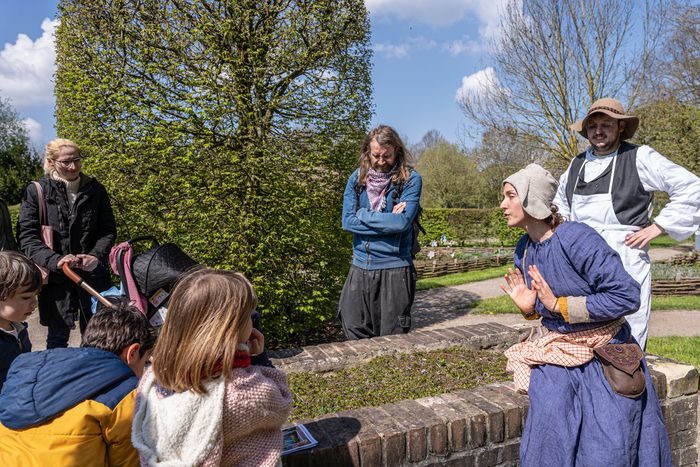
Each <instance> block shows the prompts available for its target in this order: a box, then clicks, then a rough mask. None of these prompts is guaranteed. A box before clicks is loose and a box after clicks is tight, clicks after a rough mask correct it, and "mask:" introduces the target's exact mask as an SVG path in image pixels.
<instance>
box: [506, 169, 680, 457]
mask: <svg viewBox="0 0 700 467" xmlns="http://www.w3.org/2000/svg"><path fill="white" fill-rule="evenodd" d="M556 189H557V182H556V180H555V179H554V178H553V177H552V175H551V174H550V173H549V172H547V171H546V170H545V169H543V168H542V167H540V166H538V165H536V164H530V165H528V166H527V167H526V168H525V169H523V170H520V171H519V172H516V173H515V174H513V175H511V176H510V177H508V178H507V179H506V180H505V181H504V182H503V202H502V203H501V209H503V212H504V214H505V216H506V219H507V222H508V226H509V227H521V228H523V229H525V231H526V232H527V233H526V235H524V236H523V237H522V238H521V239H520V241H519V242H518V244H517V246H516V248H515V255H514V265H515V268H514V270H509V272H508V274H506V276H505V279H506V284H507V287H506V286H501V287H502V288H503V290H504V292H506V293H507V294H508V295H509V296H510V298H511V299H512V300H513V302H514V303H515V305H516V306H517V307H518V308H519V309H520V311H521V312H522V314H523V316H524V317H525V318H526V319H541V324H542V326H543V327H542V328H541V332H540V334H541V335H539V336H537V337H531V338H530V339H529V340H527V341H525V342H522V343H520V344H516V345H515V346H513V347H511V348H510V349H508V350H507V351H506V356H507V357H508V369H509V371H512V372H513V373H514V380H515V384H516V387H517V389H518V390H519V391H521V392H524V393H527V394H528V395H529V398H530V408H529V410H528V415H527V421H526V423H525V429H524V431H523V436H522V440H521V445H520V462H521V465H522V466H524V467H528V466H537V467H541V466H556V467H561V466H619V467H629V466H654V467H656V466H670V465H672V462H671V450H670V445H669V440H668V434H667V432H666V428H665V426H664V420H663V417H662V415H661V408H660V406H659V401H658V397H657V395H656V392H655V390H654V387H653V386H652V383H651V378H650V376H649V371H648V370H647V367H646V361H645V360H644V359H643V358H642V359H641V369H642V371H643V373H644V380H645V382H646V385H645V387H644V391H643V393H642V394H641V395H638V396H636V397H634V396H631V395H629V394H628V395H627V396H622V395H619V394H618V393H617V392H615V390H613V388H612V387H611V385H610V384H609V383H608V381H607V380H606V377H605V375H604V370H603V365H602V363H601V361H600V359H599V357H596V353H595V352H594V350H593V349H594V348H597V351H599V350H601V346H604V345H606V344H625V343H631V344H634V345H636V341H635V340H634V338H633V337H632V336H631V333H630V327H629V325H628V324H627V323H626V321H625V320H624V318H623V317H624V316H625V315H627V314H630V313H633V312H634V311H635V310H636V309H637V308H638V307H639V284H638V283H637V282H636V281H635V280H634V279H633V278H632V277H631V276H630V275H629V274H628V273H627V272H626V271H625V269H624V267H623V265H622V262H621V260H620V257H619V256H618V254H617V253H616V252H615V251H613V250H612V249H611V248H610V247H609V246H608V245H607V244H606V243H605V240H603V238H602V237H600V235H598V233H596V231H595V230H593V229H592V228H591V227H588V226H587V225H585V224H582V223H578V222H565V223H562V219H561V217H560V216H559V215H558V214H557V210H556V207H554V206H553V205H552V200H553V198H554V194H555V193H556ZM626 348H628V349H629V347H626ZM635 352H636V350H635ZM639 355H640V356H641V355H642V354H641V351H639ZM642 386H643V385H642V384H640V385H639V388H641V387H642Z"/></svg>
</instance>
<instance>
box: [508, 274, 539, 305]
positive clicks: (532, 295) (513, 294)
mask: <svg viewBox="0 0 700 467" xmlns="http://www.w3.org/2000/svg"><path fill="white" fill-rule="evenodd" d="M503 277H504V278H505V280H506V284H508V288H506V287H505V286H504V285H503V284H501V289H502V290H503V291H504V292H505V293H507V294H508V296H510V299H511V300H513V303H515V306H517V307H518V308H519V309H520V311H522V312H523V313H524V314H530V313H532V312H533V311H535V299H536V298H537V292H535V291H534V290H530V289H529V288H528V287H527V284H526V283H525V279H524V278H523V275H522V273H521V272H520V269H517V268H516V269H515V271H513V270H512V269H510V268H508V273H507V274H505V275H504V276H503Z"/></svg>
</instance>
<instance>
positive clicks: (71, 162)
mask: <svg viewBox="0 0 700 467" xmlns="http://www.w3.org/2000/svg"><path fill="white" fill-rule="evenodd" d="M81 161H82V159H81V158H80V157H76V158H75V159H66V160H64V161H59V160H57V159H54V161H53V162H54V163H55V164H58V165H60V166H61V167H70V166H71V165H80V162H81Z"/></svg>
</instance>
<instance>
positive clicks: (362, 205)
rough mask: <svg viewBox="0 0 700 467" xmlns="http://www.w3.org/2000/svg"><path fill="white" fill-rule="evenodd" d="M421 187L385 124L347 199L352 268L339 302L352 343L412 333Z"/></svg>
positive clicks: (367, 143) (374, 135) (374, 134)
mask: <svg viewBox="0 0 700 467" xmlns="http://www.w3.org/2000/svg"><path fill="white" fill-rule="evenodd" d="M422 186H423V182H422V179H421V176H420V175H419V174H418V172H416V171H415V170H413V166H412V161H411V154H410V153H409V151H408V150H407V149H406V147H405V145H404V144H403V142H402V141H401V138H400V137H399V135H398V134H397V133H396V131H395V130H394V129H393V128H391V127H389V126H386V125H380V126H378V127H377V128H375V129H373V130H371V131H370V132H369V134H368V135H367V137H366V138H365V140H364V142H363V144H362V153H361V155H360V167H359V168H358V169H357V170H355V171H354V172H353V173H352V175H351V176H350V179H349V180H348V183H347V185H346V187H345V194H344V196H343V229H344V230H347V231H348V232H352V234H353V236H352V237H353V239H352V241H353V255H352V265H351V266H350V272H349V273H348V277H347V279H346V280H345V285H344V287H343V291H342V293H341V296H340V303H339V316H340V319H341V321H342V324H343V330H344V331H345V335H346V336H347V338H348V339H363V338H369V337H375V336H384V335H388V334H400V333H406V332H408V331H409V330H410V329H411V307H412V306H413V299H414V297H415V291H416V271H415V268H414V267H413V257H412V256H413V255H412V254H413V244H414V240H415V235H416V234H417V232H414V220H416V216H417V215H418V213H419V210H420V205H419V202H420V195H421V189H422Z"/></svg>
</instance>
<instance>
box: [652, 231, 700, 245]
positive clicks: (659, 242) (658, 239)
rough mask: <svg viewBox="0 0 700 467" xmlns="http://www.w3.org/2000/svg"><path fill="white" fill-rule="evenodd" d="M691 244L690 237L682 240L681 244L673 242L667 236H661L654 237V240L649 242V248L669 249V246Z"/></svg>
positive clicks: (676, 241) (691, 238)
mask: <svg viewBox="0 0 700 467" xmlns="http://www.w3.org/2000/svg"><path fill="white" fill-rule="evenodd" d="M685 243H688V244H692V243H693V237H690V239H688V240H683V241H682V242H679V241H678V240H674V239H672V238H671V237H669V236H668V235H666V234H664V235H661V236H660V237H656V238H655V239H654V240H652V241H651V245H650V246H651V247H652V248H654V247H655V246H658V247H670V246H676V245H680V244H685Z"/></svg>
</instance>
